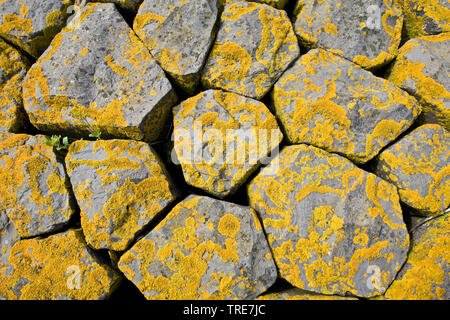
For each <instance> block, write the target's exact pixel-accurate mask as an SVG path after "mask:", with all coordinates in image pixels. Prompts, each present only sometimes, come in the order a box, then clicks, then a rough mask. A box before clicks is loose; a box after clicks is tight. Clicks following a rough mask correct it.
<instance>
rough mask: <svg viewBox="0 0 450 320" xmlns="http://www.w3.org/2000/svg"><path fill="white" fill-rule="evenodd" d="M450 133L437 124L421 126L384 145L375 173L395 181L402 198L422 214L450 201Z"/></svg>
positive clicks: (434, 212)
mask: <svg viewBox="0 0 450 320" xmlns="http://www.w3.org/2000/svg"><path fill="white" fill-rule="evenodd" d="M449 163H450V133H449V132H448V131H447V130H445V129H444V128H442V127H441V126H439V125H437V124H428V125H424V126H421V127H419V128H417V129H416V130H414V131H413V132H411V133H410V134H408V135H407V136H405V137H404V138H402V139H401V140H400V141H399V142H397V143H395V144H394V145H391V146H390V147H389V148H387V149H385V150H384V151H383V152H382V153H381V154H380V155H379V157H378V163H377V167H376V173H377V175H378V176H380V177H382V178H383V179H385V180H387V181H389V182H391V183H392V184H394V185H396V186H397V188H398V189H399V195H400V199H401V200H402V201H403V202H404V203H406V204H407V205H408V206H410V207H412V208H414V209H416V210H418V212H417V213H421V214H423V215H439V214H441V213H443V212H444V211H445V209H447V208H448V206H449V205H450V166H449Z"/></svg>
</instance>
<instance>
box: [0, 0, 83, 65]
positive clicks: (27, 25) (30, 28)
mask: <svg viewBox="0 0 450 320" xmlns="http://www.w3.org/2000/svg"><path fill="white" fill-rule="evenodd" d="M73 2H74V1H73V0H45V1H37V0H21V1H17V0H3V1H1V6H0V36H1V37H4V38H5V39H7V40H9V41H10V42H12V43H14V44H15V45H16V46H18V47H19V48H21V49H22V50H24V51H26V52H27V53H29V54H30V55H32V56H34V57H35V58H38V57H39V56H40V55H41V54H42V52H44V51H45V49H47V47H48V45H49V44H50V42H51V41H52V39H53V37H54V36H55V35H56V34H57V33H58V32H59V31H60V30H61V29H62V28H63V27H64V25H65V23H66V19H67V17H68V16H69V15H70V10H68V9H69V7H70V6H71V5H72V4H73Z"/></svg>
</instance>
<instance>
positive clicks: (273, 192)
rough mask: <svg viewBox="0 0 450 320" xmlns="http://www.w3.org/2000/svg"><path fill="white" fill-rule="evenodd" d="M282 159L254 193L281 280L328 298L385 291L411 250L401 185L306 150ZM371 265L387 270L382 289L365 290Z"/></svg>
mask: <svg viewBox="0 0 450 320" xmlns="http://www.w3.org/2000/svg"><path fill="white" fill-rule="evenodd" d="M276 162H277V164H278V170H277V172H276V174H273V175H270V176H267V175H264V174H259V175H258V176H256V177H255V178H254V179H253V180H252V181H251V182H250V184H249V186H248V195H249V199H250V205H251V207H252V208H255V210H257V211H258V212H259V213H260V214H261V216H262V222H263V225H264V227H265V231H266V233H267V236H268V240H269V244H270V245H271V248H272V252H273V254H274V258H275V261H276V263H277V266H278V267H279V270H280V274H281V276H282V277H283V278H284V279H286V280H288V281H289V282H290V283H291V284H292V285H294V286H296V287H298V288H302V289H305V290H310V291H314V292H319V293H323V294H339V295H343V294H345V293H347V292H350V293H352V294H354V295H356V296H363V297H370V296H375V295H379V294H382V293H383V292H384V290H385V289H386V288H387V286H388V285H389V284H390V282H391V281H392V280H393V279H394V277H395V275H396V273H397V271H398V270H399V269H400V267H401V265H402V263H403V261H404V259H406V253H407V250H408V245H409V238H408V234H407V230H406V226H405V224H404V222H403V219H402V212H401V207H400V204H399V197H398V194H397V190H396V188H395V187H394V186H393V185H391V184H389V183H387V182H385V181H383V180H381V179H380V178H377V177H376V176H375V175H372V174H369V173H366V172H364V171H362V170H360V169H358V168H357V167H355V166H354V165H353V164H352V163H351V162H350V161H348V160H346V159H345V158H342V157H340V156H337V155H333V154H328V153H327V152H325V151H323V150H321V149H318V148H314V147H309V146H306V145H297V146H290V147H286V148H284V149H283V150H282V151H281V153H280V155H279V156H278V158H277V159H276ZM380 230H381V231H380ZM383 234H395V235H393V236H392V237H391V236H389V237H384V236H382V235H383ZM368 265H376V268H378V269H377V270H379V271H380V273H379V277H380V278H379V286H375V287H374V286H372V287H371V286H369V285H367V286H366V285H365V283H366V282H367V281H368V279H369V277H368V275H367V274H366V275H365V276H364V272H362V271H363V270H362V268H365V267H367V266H368ZM364 266H365V267H364ZM361 283H364V285H360V284H361Z"/></svg>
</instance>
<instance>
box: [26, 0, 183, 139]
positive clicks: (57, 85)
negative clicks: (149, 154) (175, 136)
mask: <svg viewBox="0 0 450 320" xmlns="http://www.w3.org/2000/svg"><path fill="white" fill-rule="evenodd" d="M23 88H24V105H25V109H26V111H27V113H28V115H29V117H30V120H31V122H32V124H33V125H34V126H36V127H37V128H38V129H40V130H42V131H43V132H48V133H52V134H53V133H60V134H63V135H68V136H72V137H87V136H88V135H89V134H90V132H91V128H90V126H92V127H94V128H95V130H99V131H101V133H102V138H114V137H116V138H128V139H134V140H142V139H145V140H148V141H154V140H157V139H158V137H159V136H160V134H161V132H162V131H163V130H164V127H165V126H166V125H167V123H166V121H167V117H168V115H169V113H170V108H171V107H172V105H173V104H175V102H176V100H175V99H176V96H175V93H174V91H173V88H172V86H171V84H170V82H169V80H167V78H166V77H165V75H164V72H163V71H162V69H161V68H160V67H159V66H158V64H157V63H156V62H155V61H154V59H153V58H152V57H151V55H150V53H149V52H148V50H147V49H146V48H145V46H144V44H143V43H142V42H141V41H140V40H139V39H138V38H137V36H136V35H135V34H134V32H133V30H131V29H130V28H129V27H128V25H127V24H126V22H125V21H124V20H123V18H122V16H121V15H120V14H119V12H118V11H117V9H116V8H115V6H114V5H113V4H110V3H107V4H98V3H95V4H87V5H86V6H84V7H83V8H82V10H81V11H80V12H79V13H78V14H77V15H76V16H75V17H74V18H73V19H72V20H71V21H70V23H69V25H68V26H67V27H66V28H64V29H63V31H62V32H60V33H59V34H58V35H57V36H56V37H55V39H54V40H53V41H52V43H51V46H50V48H49V49H48V50H47V51H46V52H45V53H44V54H43V55H42V56H41V57H40V59H39V60H38V61H37V62H36V63H35V64H34V65H33V66H32V67H31V69H30V70H29V71H28V74H27V77H26V79H25V81H24V85H23Z"/></svg>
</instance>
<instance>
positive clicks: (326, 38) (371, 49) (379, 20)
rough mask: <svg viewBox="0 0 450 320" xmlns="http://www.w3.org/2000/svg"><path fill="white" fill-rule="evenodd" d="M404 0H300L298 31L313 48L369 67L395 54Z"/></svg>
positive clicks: (297, 12)
mask: <svg viewBox="0 0 450 320" xmlns="http://www.w3.org/2000/svg"><path fill="white" fill-rule="evenodd" d="M401 2H402V0H376V1H370V2H367V1H344V0H330V1H316V0H299V1H298V2H297V8H296V20H295V23H294V29H295V33H296V34H297V36H298V37H299V40H300V41H301V43H303V44H304V45H305V46H307V47H309V48H314V47H319V48H323V49H326V50H330V51H332V52H334V53H337V54H339V55H342V56H344V57H345V58H347V59H348V60H350V61H353V62H354V63H356V64H359V65H360V66H362V67H363V68H366V69H375V68H378V67H381V66H383V65H386V64H387V63H389V62H390V61H392V59H394V58H395V56H396V55H397V51H398V46H399V44H400V40H401V33H402V25H403V13H402V6H403V4H402V3H401Z"/></svg>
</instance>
